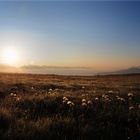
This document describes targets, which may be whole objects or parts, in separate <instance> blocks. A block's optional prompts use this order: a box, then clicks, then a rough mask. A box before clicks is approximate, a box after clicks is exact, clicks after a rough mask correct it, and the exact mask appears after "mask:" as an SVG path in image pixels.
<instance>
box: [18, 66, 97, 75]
mask: <svg viewBox="0 0 140 140" xmlns="http://www.w3.org/2000/svg"><path fill="white" fill-rule="evenodd" d="M20 69H21V71H22V72H23V73H36V74H58V75H94V74H96V71H95V70H93V69H90V68H86V67H59V66H45V65H43V66H39V65H26V66H22V67H20Z"/></svg>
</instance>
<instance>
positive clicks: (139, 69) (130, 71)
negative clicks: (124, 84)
mask: <svg viewBox="0 0 140 140" xmlns="http://www.w3.org/2000/svg"><path fill="white" fill-rule="evenodd" d="M100 74H101V75H109V74H140V67H131V68H128V69H123V70H118V71H113V72H105V73H100Z"/></svg>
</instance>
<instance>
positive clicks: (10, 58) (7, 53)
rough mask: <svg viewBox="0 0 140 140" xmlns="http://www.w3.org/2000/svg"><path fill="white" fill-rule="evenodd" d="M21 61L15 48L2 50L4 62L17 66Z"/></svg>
mask: <svg viewBox="0 0 140 140" xmlns="http://www.w3.org/2000/svg"><path fill="white" fill-rule="evenodd" d="M18 61H19V53H18V51H17V50H16V49H15V48H5V49H4V50H3V52H2V62H3V63H4V64H7V65H11V66H16V65H17V64H18Z"/></svg>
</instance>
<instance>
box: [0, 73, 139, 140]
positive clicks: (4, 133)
mask: <svg viewBox="0 0 140 140" xmlns="http://www.w3.org/2000/svg"><path fill="white" fill-rule="evenodd" d="M3 139H8V140H25V139H26V140H33V139H36V140H44V139H46V140H118V139H122V140H126V139H127V140H128V139H130V140H139V139H140V75H120V76H93V77H91V76H90V77H84V76H83V77H80V76H56V75H31V74H0V140H3Z"/></svg>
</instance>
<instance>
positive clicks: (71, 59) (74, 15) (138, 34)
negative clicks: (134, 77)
mask: <svg viewBox="0 0 140 140" xmlns="http://www.w3.org/2000/svg"><path fill="white" fill-rule="evenodd" d="M6 47H11V48H14V49H16V51H17V52H18V55H19V56H20V59H19V61H18V63H17V65H28V64H39V65H48V66H69V67H75V66H78V67H79V66H80V67H93V68H95V69H105V70H106V69H110V70H111V69H120V68H125V67H131V66H137V65H140V2H103V1H100V2H96V1H88V2H86V1H80V2H78V1H77V2H75V1H69V2H65V1H63V2H62V1H61V2H60V1H53V2H49V1H46V2H26V1H25V2H0V50H3V49H4V48H6ZM1 55H2V54H1Z"/></svg>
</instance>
